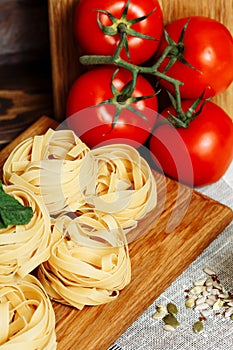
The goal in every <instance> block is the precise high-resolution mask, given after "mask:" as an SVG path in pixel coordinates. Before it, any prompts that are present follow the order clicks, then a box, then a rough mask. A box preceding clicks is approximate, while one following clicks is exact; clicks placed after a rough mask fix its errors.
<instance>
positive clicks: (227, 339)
mask: <svg viewBox="0 0 233 350" xmlns="http://www.w3.org/2000/svg"><path fill="white" fill-rule="evenodd" d="M198 190H199V191H200V192H202V193H204V194H205V195H207V196H209V197H211V198H213V199H215V200H217V201H219V202H221V203H223V204H225V205H227V206H229V207H231V208H232V209H233V163H232V165H231V167H230V168H229V169H228V171H227V173H226V174H225V175H224V177H223V178H222V179H221V180H219V181H218V182H217V183H215V184H213V185H210V186H207V187H204V188H201V189H198ZM206 266H208V267H209V268H211V269H212V270H214V271H215V272H216V274H217V275H218V277H219V279H220V281H221V283H222V284H223V286H224V287H225V289H226V290H228V291H230V292H231V293H233V222H232V223H231V224H230V225H228V227H226V228H225V230H224V231H223V232H222V233H221V234H220V235H219V236H218V237H217V238H216V239H215V240H214V241H213V242H212V243H211V244H210V245H209V246H208V248H206V249H205V250H204V251H203V253H202V254H201V255H200V256H199V257H198V258H197V259H196V260H195V261H194V262H193V263H192V264H191V265H190V266H189V267H188V268H187V269H186V270H185V271H184V272H183V273H182V274H181V275H180V276H179V277H178V278H177V279H176V280H175V281H174V282H173V283H172V284H171V285H170V287H169V288H167V289H166V290H165V291H164V292H163V293H162V294H161V295H160V296H159V298H157V300H155V301H154V303H153V304H152V305H151V306H150V307H149V308H148V309H147V310H146V311H145V312H144V313H143V314H142V315H141V316H140V317H139V318H138V319H137V320H136V321H135V322H134V323H133V324H132V325H131V326H130V327H129V328H128V329H127V331H126V332H125V333H123V334H122V335H121V337H120V338H119V339H117V340H116V342H115V343H114V344H113V345H112V346H111V347H110V348H109V350H110V349H111V350H164V349H165V350H213V349H216V350H232V349H233V321H231V320H230V319H229V318H224V317H222V316H216V315H213V316H211V317H208V319H207V321H205V331H204V332H203V333H201V334H195V333H194V332H193V330H192V325H193V323H194V322H195V321H197V320H198V317H199V316H200V315H199V314H197V312H196V311H194V310H192V309H191V310H190V309H187V308H186V307H185V302H184V290H185V289H187V288H190V287H191V286H192V284H193V282H194V281H195V280H198V279H200V278H202V277H206V274H205V273H204V272H203V268H204V267H206ZM170 301H171V302H174V303H175V304H176V305H177V307H178V309H179V314H178V316H179V321H180V327H178V328H177V329H176V330H175V331H174V332H172V333H170V332H167V331H165V330H164V329H163V321H162V320H155V319H154V318H153V317H152V316H153V314H154V313H155V311H156V305H157V304H164V305H166V304H167V303H168V302H170Z"/></svg>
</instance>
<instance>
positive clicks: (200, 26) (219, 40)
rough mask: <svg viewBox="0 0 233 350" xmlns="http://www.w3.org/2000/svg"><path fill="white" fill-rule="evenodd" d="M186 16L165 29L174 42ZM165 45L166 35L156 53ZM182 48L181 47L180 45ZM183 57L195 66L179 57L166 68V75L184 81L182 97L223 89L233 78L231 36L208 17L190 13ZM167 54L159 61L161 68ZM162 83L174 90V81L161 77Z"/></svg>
mask: <svg viewBox="0 0 233 350" xmlns="http://www.w3.org/2000/svg"><path fill="white" fill-rule="evenodd" d="M187 21H188V18H181V19H178V20H175V21H174V22H172V23H170V24H168V25H167V26H166V31H167V32H168V34H169V35H170V37H171V38H172V39H173V40H174V41H175V42H176V43H177V42H178V39H179V37H180V34H181V31H182V29H183V27H184V25H185V24H186V23H187ZM167 45H168V43H167V41H166V39H165V37H163V39H162V41H161V45H160V48H159V53H160V54H161V53H162V52H163V50H164V49H165V47H166V46H167ZM181 50H182V48H181ZM183 57H184V59H185V60H186V61H187V62H188V63H189V64H190V65H191V66H193V67H195V68H196V70H194V69H192V68H190V67H188V66H187V65H185V64H184V63H181V62H180V61H178V60H177V61H176V63H175V64H174V65H173V66H172V67H171V68H170V69H169V70H168V71H167V75H168V76H170V77H172V78H175V79H177V80H180V81H182V82H183V83H184V85H183V86H181V88H180V91H181V96H182V98H191V99H192V98H198V97H199V96H201V94H202V92H203V91H204V89H206V88H208V90H207V91H206V95H205V97H210V96H215V95H217V94H219V93H220V92H223V91H224V90H226V89H227V88H228V86H229V85H230V84H231V83H232V81H233V64H232V62H233V39H232V35H231V33H230V32H229V31H228V29H227V28H226V27H225V26H224V25H223V24H221V23H220V22H218V21H216V20H214V19H210V18H207V17H199V16H193V17H190V22H189V24H188V26H187V30H186V32H185V35H184V47H183ZM169 59H170V58H166V59H165V60H164V61H163V63H162V64H161V65H160V67H159V70H160V71H161V72H162V71H163V70H164V69H165V67H166V66H167V64H168V61H169ZM160 82H161V85H162V86H164V87H165V88H166V89H167V90H168V91H170V92H172V93H174V88H173V85H171V84H170V83H168V82H167V81H165V80H161V81H160Z"/></svg>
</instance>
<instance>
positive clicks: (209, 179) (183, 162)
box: [149, 100, 233, 186]
mask: <svg viewBox="0 0 233 350" xmlns="http://www.w3.org/2000/svg"><path fill="white" fill-rule="evenodd" d="M192 103H193V100H192V101H191V100H185V101H183V103H182V107H183V110H184V111H186V110H187V109H188V108H189V107H190V106H191V105H192ZM168 112H170V113H171V114H172V115H177V113H176V112H175V110H174V108H173V107H171V106H170V107H168V108H166V109H164V110H163V112H162V113H161V115H162V117H164V118H168ZM149 148H150V151H151V152H152V154H153V156H154V157H155V159H154V162H155V164H156V165H157V166H158V167H159V168H160V169H162V170H163V171H164V173H165V174H166V175H168V176H170V177H172V178H174V179H176V180H178V181H180V182H183V183H186V184H189V185H194V186H203V185H207V184H211V183H214V182H216V181H217V180H219V179H220V178H221V177H222V175H223V174H224V173H225V171H226V170H227V168H228V167H229V165H230V163H231V162H232V159H233V122H232V120H231V119H230V118H229V116H228V115H227V114H226V113H225V112H224V111H223V109H221V108H220V107H219V106H217V105H216V104H215V103H213V102H207V104H206V105H205V106H204V107H203V109H202V112H201V113H200V114H199V115H198V116H197V117H196V118H195V119H193V120H192V121H191V122H190V124H189V126H188V127H187V128H182V127H181V128H175V127H173V126H172V125H171V124H169V123H161V124H160V125H159V124H158V126H157V127H156V128H155V130H154V132H153V134H152V137H151V139H150V143H149Z"/></svg>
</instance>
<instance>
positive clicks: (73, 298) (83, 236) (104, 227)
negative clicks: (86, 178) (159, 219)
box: [38, 213, 131, 309]
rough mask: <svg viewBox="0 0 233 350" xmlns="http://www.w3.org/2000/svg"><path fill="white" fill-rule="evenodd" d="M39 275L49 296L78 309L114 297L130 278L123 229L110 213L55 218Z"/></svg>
mask: <svg viewBox="0 0 233 350" xmlns="http://www.w3.org/2000/svg"><path fill="white" fill-rule="evenodd" d="M38 278H39V279H40V281H41V283H42V284H43V286H44V288H45V290H46V291H47V293H48V295H49V296H50V297H51V298H52V299H54V300H56V301H58V302H61V303H64V304H67V305H72V306H74V307H76V308H78V309H82V308H83V307H84V306H85V305H100V304H105V303H108V302H110V301H112V300H114V299H116V298H117V297H118V295H119V291H120V290H121V289H123V288H124V287H125V286H126V285H127V284H128V283H129V282H130V279H131V264H130V258H129V252H128V245H127V241H126V237H125V232H124V231H123V230H122V228H121V227H120V225H119V223H118V222H117V221H116V219H115V218H114V217H113V216H111V215H99V216H97V215H96V214H94V213H86V214H83V215H81V216H78V217H76V218H73V219H71V218H70V217H69V216H63V217H61V218H59V219H57V220H56V223H55V226H54V228H53V232H52V248H51V256H50V258H49V259H48V261H47V262H45V263H43V264H42V265H41V266H40V268H39V272H38Z"/></svg>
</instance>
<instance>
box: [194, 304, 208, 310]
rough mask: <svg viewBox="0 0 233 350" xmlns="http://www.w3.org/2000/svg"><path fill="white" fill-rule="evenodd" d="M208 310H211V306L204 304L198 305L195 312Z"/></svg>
mask: <svg viewBox="0 0 233 350" xmlns="http://www.w3.org/2000/svg"><path fill="white" fill-rule="evenodd" d="M208 308H209V305H208V304H207V303H202V304H199V305H196V306H195V308H194V310H196V311H200V310H206V309H208Z"/></svg>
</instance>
